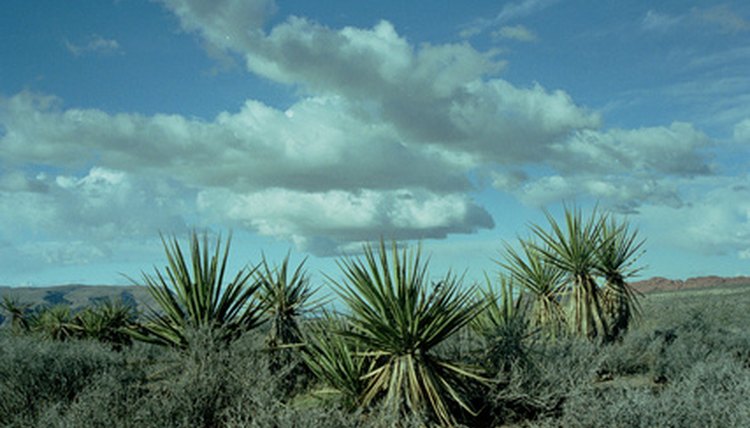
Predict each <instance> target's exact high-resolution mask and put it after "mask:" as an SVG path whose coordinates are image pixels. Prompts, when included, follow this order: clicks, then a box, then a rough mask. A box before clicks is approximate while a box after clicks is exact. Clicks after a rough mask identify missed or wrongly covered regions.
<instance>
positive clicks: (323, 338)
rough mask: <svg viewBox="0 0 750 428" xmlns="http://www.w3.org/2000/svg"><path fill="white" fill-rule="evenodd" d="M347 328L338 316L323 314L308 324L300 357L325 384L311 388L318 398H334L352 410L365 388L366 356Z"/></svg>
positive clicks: (345, 323) (343, 320) (344, 321)
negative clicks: (349, 334)
mask: <svg viewBox="0 0 750 428" xmlns="http://www.w3.org/2000/svg"><path fill="white" fill-rule="evenodd" d="M349 331H350V327H349V325H348V323H347V322H346V320H345V319H344V318H343V317H341V316H338V315H333V314H331V313H328V312H326V313H324V314H323V316H322V317H321V318H320V319H318V320H315V321H312V322H311V323H310V326H309V329H308V331H307V332H306V333H305V346H304V348H302V354H301V355H302V359H303V361H304V363H305V365H306V366H307V367H308V368H309V369H310V371H311V372H312V374H313V375H314V376H315V377H316V378H317V379H318V380H320V381H321V382H322V383H323V384H324V387H322V388H318V389H316V390H315V391H314V394H315V395H318V396H321V397H324V398H325V397H329V396H333V397H337V398H339V399H340V401H341V402H342V403H343V404H344V406H346V407H347V408H349V409H354V408H355V407H356V406H357V404H358V403H359V399H360V397H361V396H362V394H363V392H364V390H365V381H364V380H363V379H362V377H363V376H364V375H365V368H366V360H367V359H366V358H365V357H364V356H363V351H364V349H363V348H362V347H361V344H360V343H359V342H357V341H355V340H352V339H351V337H348V336H347V333H348V332H349Z"/></svg>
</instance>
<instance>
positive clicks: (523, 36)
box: [492, 25, 538, 42]
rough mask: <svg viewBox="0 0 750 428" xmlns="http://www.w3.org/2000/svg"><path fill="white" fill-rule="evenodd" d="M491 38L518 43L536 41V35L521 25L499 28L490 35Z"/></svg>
mask: <svg viewBox="0 0 750 428" xmlns="http://www.w3.org/2000/svg"><path fill="white" fill-rule="evenodd" d="M492 36H493V37H495V38H500V39H508V40H516V41H519V42H535V41H537V40H538V37H537V35H536V34H535V33H534V32H533V31H531V30H529V29H528V28H526V27H524V26H523V25H512V26H510V25H508V26H503V27H500V29H499V30H497V31H495V32H493V33H492Z"/></svg>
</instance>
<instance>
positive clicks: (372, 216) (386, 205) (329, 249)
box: [198, 188, 494, 255]
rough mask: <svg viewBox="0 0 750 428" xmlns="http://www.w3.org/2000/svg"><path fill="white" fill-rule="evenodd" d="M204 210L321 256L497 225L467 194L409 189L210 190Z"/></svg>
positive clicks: (202, 201)
mask: <svg viewBox="0 0 750 428" xmlns="http://www.w3.org/2000/svg"><path fill="white" fill-rule="evenodd" d="M198 207H199V209H200V210H202V211H203V212H205V213H206V215H209V216H215V217H218V219H220V220H223V221H227V220H229V221H231V222H235V223H239V224H242V225H244V226H246V227H249V228H251V229H252V230H255V231H257V232H258V233H260V234H262V235H269V236H276V237H282V238H286V239H289V240H291V241H293V242H295V243H296V244H297V245H298V246H300V247H301V248H302V249H305V250H308V251H311V252H314V253H316V254H318V255H331V254H336V253H340V252H341V251H342V248H346V247H347V244H349V243H352V242H360V241H368V240H372V239H377V238H378V237H379V236H383V237H385V238H386V239H399V240H403V239H427V238H444V237H445V236H446V235H447V234H448V233H471V232H474V231H476V230H478V229H483V228H492V227H493V226H494V223H493V221H492V218H491V217H490V215H489V214H488V213H487V212H486V211H485V210H484V209H483V208H481V207H479V206H477V205H475V204H474V203H472V202H471V201H470V200H468V199H467V198H466V197H465V196H463V195H459V194H448V195H438V194H434V193H431V192H427V191H412V190H406V189H403V190H393V191H388V192H375V191H371V190H362V191H359V192H344V191H327V192H314V193H312V192H296V191H290V190H286V189H278V188H275V189H267V190H263V191H259V192H254V193H245V194H235V193H232V192H229V191H224V190H207V191H203V192H201V193H200V194H199V195H198Z"/></svg>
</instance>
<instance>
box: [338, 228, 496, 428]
mask: <svg viewBox="0 0 750 428" xmlns="http://www.w3.org/2000/svg"><path fill="white" fill-rule="evenodd" d="M420 255H421V251H420V249H417V250H411V251H409V250H407V249H404V250H403V251H402V252H401V254H400V255H399V251H398V248H397V246H396V243H395V242H394V243H393V245H392V249H391V250H390V251H388V250H387V249H386V246H385V243H384V242H383V241H382V240H381V241H380V245H379V247H378V249H377V250H376V249H374V248H373V247H372V246H370V245H365V246H364V254H363V257H361V258H358V259H353V258H344V259H342V260H340V261H339V266H340V268H341V269H342V271H343V273H344V279H343V280H341V281H335V280H332V282H333V285H334V287H335V288H336V290H337V291H338V293H339V295H340V296H341V298H342V299H343V301H344V302H345V303H346V305H347V307H348V317H347V321H348V323H349V326H350V329H351V330H349V331H346V332H345V334H346V336H347V337H349V338H351V339H352V340H353V341H355V342H356V343H357V344H358V346H360V347H361V349H363V350H364V352H363V354H362V355H363V356H365V357H368V358H369V359H370V362H369V364H368V366H367V368H366V374H365V375H364V376H363V380H365V389H364V391H363V393H362V396H361V403H362V405H363V406H365V407H366V406H368V405H370V404H371V403H373V402H374V401H375V400H378V399H382V400H383V404H384V406H385V408H386V409H388V411H390V412H393V413H394V414H402V415H403V414H407V413H409V414H412V415H414V414H423V413H426V414H429V415H431V417H433V418H434V419H435V420H436V421H437V422H438V423H441V424H444V425H453V424H454V423H455V421H456V419H455V412H454V409H455V408H461V409H463V410H464V411H467V412H472V409H471V407H470V405H469V403H468V400H467V399H466V396H467V394H466V386H467V382H470V381H482V380H483V378H482V377H481V376H479V375H478V374H477V373H476V372H475V371H473V370H471V369H469V368H467V367H464V366H462V365H460V364H458V363H455V362H453V361H448V360H446V359H444V358H441V357H440V356H438V355H436V353H435V352H434V350H435V347H436V346H438V345H439V344H441V343H443V342H444V341H445V340H446V339H448V338H449V337H451V335H453V334H454V333H456V332H457V331H458V330H459V329H461V328H462V327H464V326H466V325H467V324H468V323H470V322H471V321H472V319H474V317H476V316H477V314H479V312H480V311H481V310H482V308H483V305H482V303H481V302H479V301H477V300H476V299H473V296H474V295H475V289H474V287H473V286H472V287H466V288H463V287H462V285H461V281H460V280H459V279H458V278H457V277H456V276H454V275H452V274H450V273H449V274H447V275H446V276H445V277H444V278H443V279H442V280H440V281H439V282H438V283H437V284H435V285H434V286H431V284H430V283H429V282H428V281H429V278H428V271H427V267H428V263H427V262H423V260H422V258H421V256H420Z"/></svg>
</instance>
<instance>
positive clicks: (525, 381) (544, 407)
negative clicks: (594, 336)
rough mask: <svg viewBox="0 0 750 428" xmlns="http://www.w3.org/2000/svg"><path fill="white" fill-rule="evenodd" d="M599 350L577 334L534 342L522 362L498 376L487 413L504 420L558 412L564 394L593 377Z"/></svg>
mask: <svg viewBox="0 0 750 428" xmlns="http://www.w3.org/2000/svg"><path fill="white" fill-rule="evenodd" d="M599 350H600V348H599V346H597V345H596V344H594V343H592V342H590V341H586V340H583V339H577V338H568V339H561V340H557V341H550V342H541V343H537V344H536V346H534V347H533V348H531V349H530V352H529V354H528V361H527V362H526V363H525V364H515V365H513V366H512V368H511V370H510V371H509V372H508V373H506V374H503V375H502V377H501V378H499V379H498V384H497V389H496V391H495V392H494V397H493V400H494V401H493V403H492V408H491V409H490V413H491V417H492V418H493V419H495V420H496V421H498V423H507V422H519V421H523V420H534V419H538V418H544V417H555V416H557V415H560V414H561V412H562V406H563V404H564V403H565V401H566V400H567V397H569V396H570V395H571V394H573V393H574V392H575V391H576V390H578V389H580V388H582V387H584V386H585V385H587V384H590V383H592V382H594V381H595V380H596V378H597V371H598V368H599V366H600V356H599Z"/></svg>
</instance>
